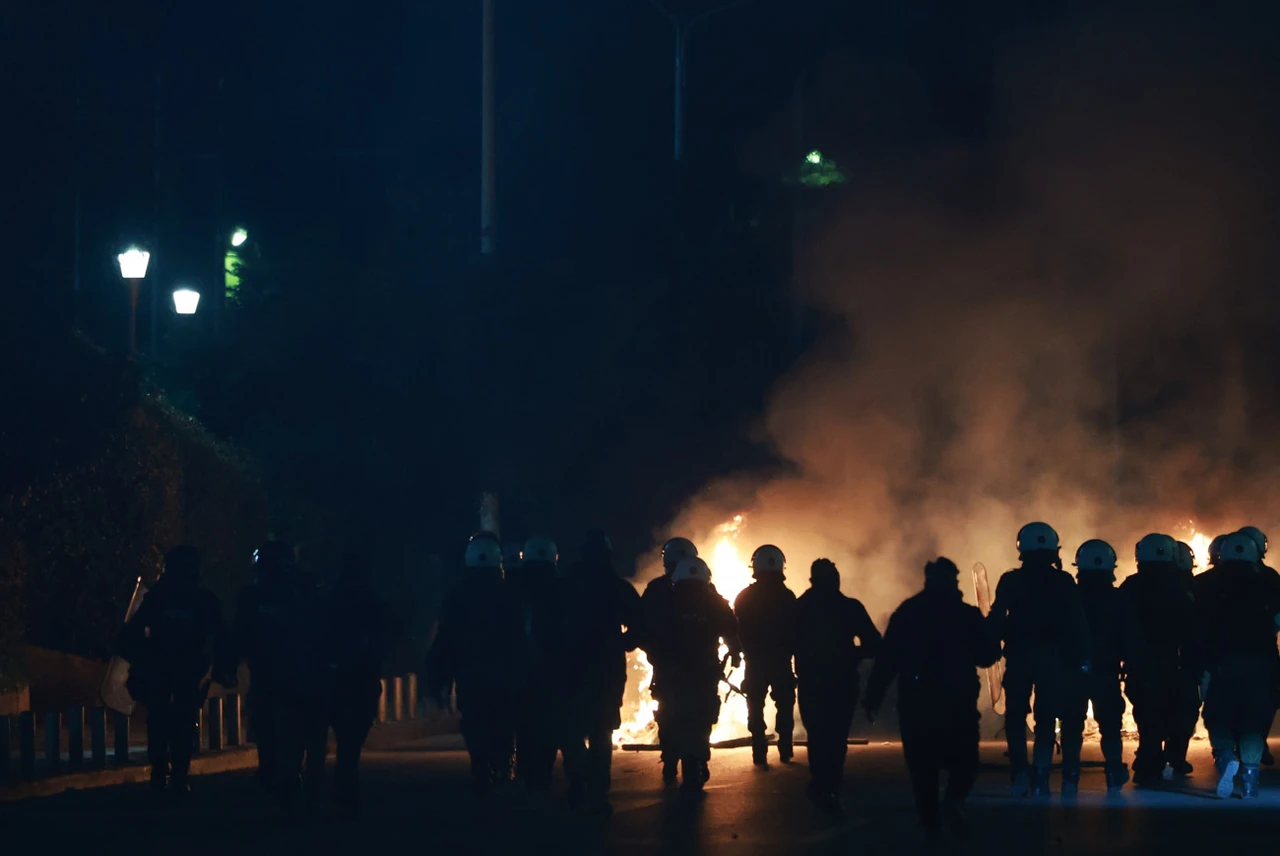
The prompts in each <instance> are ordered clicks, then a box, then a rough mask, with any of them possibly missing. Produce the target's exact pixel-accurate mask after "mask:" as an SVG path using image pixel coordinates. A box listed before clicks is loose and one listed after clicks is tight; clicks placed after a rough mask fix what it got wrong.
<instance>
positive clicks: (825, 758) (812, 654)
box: [795, 559, 880, 808]
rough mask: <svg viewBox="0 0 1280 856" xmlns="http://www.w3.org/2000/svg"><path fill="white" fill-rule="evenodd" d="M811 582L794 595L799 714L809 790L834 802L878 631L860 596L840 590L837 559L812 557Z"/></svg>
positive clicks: (816, 797)
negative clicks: (861, 677) (861, 673)
mask: <svg viewBox="0 0 1280 856" xmlns="http://www.w3.org/2000/svg"><path fill="white" fill-rule="evenodd" d="M810 583H811V585H810V588H809V590H808V591H806V592H805V593H804V594H802V595H801V596H800V598H799V599H798V600H797V601H796V615H795V627H796V635H795V640H796V641H795V654H796V676H797V677H798V679H799V690H800V716H801V718H802V719H803V720H804V728H805V731H806V732H807V735H808V741H809V776H810V782H809V796H810V798H811V799H813V800H815V802H818V803H819V804H820V805H823V806H825V807H829V808H835V807H836V806H837V805H838V802H837V801H838V799H839V794H840V787H841V783H842V781H843V779H844V761H845V756H846V755H847V754H848V746H849V726H850V724H851V723H852V722H853V711H854V709H855V706H856V705H857V702H858V666H859V664H860V663H861V662H862V660H864V659H867V658H870V657H874V656H876V651H877V649H878V648H879V647H880V631H879V630H877V629H876V626H875V624H873V623H872V621H871V617H870V616H869V615H867V610H866V609H865V608H864V607H863V605H862V604H861V603H860V602H859V601H857V600H855V599H853V598H851V597H845V596H844V595H843V594H841V593H840V573H839V571H838V570H836V566H835V565H834V564H833V563H831V562H830V561H828V560H826V559H819V560H818V561H816V562H814V563H813V566H812V569H811V576H810Z"/></svg>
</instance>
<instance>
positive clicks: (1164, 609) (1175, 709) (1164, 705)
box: [1120, 562, 1195, 785]
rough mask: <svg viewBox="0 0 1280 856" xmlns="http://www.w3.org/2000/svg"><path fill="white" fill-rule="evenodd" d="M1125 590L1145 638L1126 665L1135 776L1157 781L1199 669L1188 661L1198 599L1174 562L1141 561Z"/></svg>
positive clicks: (1123, 586) (1126, 605) (1147, 781)
mask: <svg viewBox="0 0 1280 856" xmlns="http://www.w3.org/2000/svg"><path fill="white" fill-rule="evenodd" d="M1120 592H1121V595H1122V596H1123V597H1124V599H1125V603H1124V608H1125V610H1126V612H1128V613H1129V614H1130V615H1131V616H1132V617H1133V620H1134V621H1135V623H1136V626H1137V630H1138V636H1139V639H1140V645H1139V646H1138V648H1139V649H1138V650H1137V651H1134V652H1131V655H1130V657H1129V658H1128V660H1127V662H1126V663H1125V672H1126V680H1125V694H1126V695H1128V697H1129V701H1130V702H1132V703H1133V719H1134V721H1135V722H1136V723H1137V725H1138V751H1137V754H1136V755H1135V756H1134V760H1133V773H1134V779H1135V781H1136V782H1137V783H1138V784H1145V785H1149V784H1157V783H1159V782H1160V781H1161V779H1162V776H1163V773H1164V768H1165V765H1166V763H1167V761H1168V754H1167V750H1168V749H1169V748H1170V746H1176V744H1177V741H1178V731H1179V727H1178V722H1179V720H1180V719H1181V718H1182V717H1183V716H1185V710H1186V703H1185V693H1184V688H1185V680H1186V675H1185V674H1184V672H1185V671H1186V669H1190V670H1191V671H1194V670H1195V667H1194V665H1192V664H1191V663H1187V664H1186V666H1185V668H1184V663H1183V658H1184V656H1185V655H1190V654H1191V653H1192V652H1193V651H1194V645H1195V610H1194V601H1193V599H1192V596H1191V594H1190V592H1189V591H1188V589H1187V587H1186V586H1185V585H1183V583H1182V581H1181V580H1180V579H1179V576H1178V571H1177V569H1176V568H1175V567H1174V566H1173V564H1172V563H1171V562H1152V563H1148V562H1139V563H1138V573H1136V574H1134V575H1133V576H1131V577H1129V578H1128V579H1126V580H1125V581H1124V583H1122V584H1121V586H1120Z"/></svg>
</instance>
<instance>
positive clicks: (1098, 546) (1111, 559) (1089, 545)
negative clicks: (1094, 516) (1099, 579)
mask: <svg viewBox="0 0 1280 856" xmlns="http://www.w3.org/2000/svg"><path fill="white" fill-rule="evenodd" d="M1076 567H1077V568H1079V569H1080V570H1082V571H1114V570H1115V569H1116V551H1115V550H1114V549H1113V548H1112V546H1111V545H1110V544H1108V543H1107V542H1106V541H1100V540H1099V539H1097V538H1094V539H1093V540H1092V541H1085V542H1084V543H1083V544H1081V545H1080V549H1079V550H1076Z"/></svg>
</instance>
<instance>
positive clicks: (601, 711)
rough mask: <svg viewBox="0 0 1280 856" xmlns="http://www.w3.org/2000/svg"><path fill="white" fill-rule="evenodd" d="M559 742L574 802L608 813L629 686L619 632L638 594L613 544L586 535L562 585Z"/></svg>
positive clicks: (633, 613)
mask: <svg viewBox="0 0 1280 856" xmlns="http://www.w3.org/2000/svg"><path fill="white" fill-rule="evenodd" d="M563 586H564V588H563V595H562V596H563V606H562V608H563V610H564V614H563V615H564V619H563V637H562V641H563V645H564V648H563V651H564V658H563V660H562V663H563V669H562V672H561V676H562V677H561V682H560V693H559V696H560V702H561V704H562V705H563V707H562V712H563V713H562V716H561V728H562V732H561V735H562V736H561V739H560V749H561V751H562V752H563V753H564V771H565V775H566V776H567V777H568V779H569V796H570V801H571V802H573V803H574V804H575V805H577V804H582V803H583V802H584V801H585V803H586V804H587V806H588V807H589V808H591V809H592V810H593V811H597V812H601V813H608V812H610V811H611V810H612V809H611V808H610V806H609V802H608V795H609V788H610V784H611V781H612V767H613V732H614V731H615V730H617V728H618V727H619V726H620V725H621V724H622V718H621V716H620V715H619V710H620V708H621V707H622V694H623V692H624V691H625V689H626V685H627V649H628V647H629V642H628V640H627V639H626V638H625V636H624V634H623V631H622V629H621V628H622V627H624V626H625V627H627V628H628V629H630V628H633V627H635V626H636V625H637V623H638V621H639V614H640V596H639V595H638V594H637V593H636V590H635V588H634V587H633V586H632V585H631V583H629V582H627V581H626V580H623V579H620V578H619V577H618V575H617V574H616V573H615V572H614V569H613V563H612V560H611V558H610V548H609V546H608V539H607V538H605V537H604V535H603V533H593V534H591V535H589V536H588V537H587V539H586V541H585V543H584V546H583V558H582V560H581V561H579V562H578V563H576V564H575V565H573V567H572V568H571V569H570V571H569V574H568V576H567V577H566V578H565V580H564V582H563Z"/></svg>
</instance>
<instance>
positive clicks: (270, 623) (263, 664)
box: [233, 541, 294, 790]
mask: <svg viewBox="0 0 1280 856" xmlns="http://www.w3.org/2000/svg"><path fill="white" fill-rule="evenodd" d="M256 557H257V560H256V563H255V570H256V577H255V579H254V581H253V583H252V584H250V585H248V586H246V587H245V588H243V589H241V591H240V593H239V594H238V595H237V596H236V614H235V630H234V633H233V639H234V652H235V657H234V660H235V661H236V662H237V663H238V662H239V661H240V660H244V661H245V662H246V663H247V664H248V666H249V693H248V697H247V699H246V700H247V702H248V707H249V731H250V735H251V737H252V740H253V742H254V744H255V745H256V747H257V753H258V781H259V783H260V784H261V785H262V786H263V787H264V788H266V789H267V790H271V789H273V788H274V787H275V784H276V764H275V761H276V741H275V734H276V728H275V709H276V701H277V699H278V697H279V696H280V693H281V686H280V685H281V680H282V678H281V672H282V670H283V668H284V666H283V663H282V662H281V657H280V656H279V651H278V645H279V639H280V637H281V636H282V635H283V633H284V630H283V629H282V627H281V626H280V624H281V622H282V621H283V620H284V613H285V610H286V609H287V608H288V606H289V601H290V599H291V598H292V595H293V589H294V581H293V570H294V566H293V551H292V550H290V549H289V547H288V545H286V544H283V543H281V542H279V541H268V542H267V543H266V544H264V545H262V547H261V548H259V549H258V551H257V553H256Z"/></svg>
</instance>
